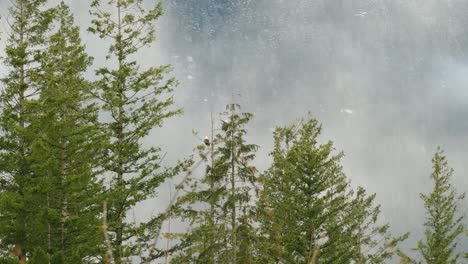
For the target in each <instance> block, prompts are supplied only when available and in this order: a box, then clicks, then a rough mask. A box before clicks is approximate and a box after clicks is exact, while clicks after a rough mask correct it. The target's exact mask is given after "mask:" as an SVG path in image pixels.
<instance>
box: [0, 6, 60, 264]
mask: <svg viewBox="0 0 468 264" xmlns="http://www.w3.org/2000/svg"><path fill="white" fill-rule="evenodd" d="M45 2H46V1H45V0H16V1H13V2H12V6H11V8H10V9H9V16H10V17H11V18H12V22H11V24H10V26H11V27H10V32H9V37H8V42H7V46H6V57H5V58H4V60H3V61H4V64H5V66H6V67H7V69H8V73H7V76H6V77H5V78H3V79H2V83H3V91H2V94H1V98H0V101H1V105H2V113H1V116H0V125H1V128H2V135H1V140H0V149H1V150H0V170H1V172H0V176H1V180H2V183H3V184H2V189H1V191H0V211H1V212H2V213H1V215H0V241H1V243H2V247H4V248H5V247H10V246H12V245H15V250H14V252H15V254H17V255H18V256H19V258H20V259H21V262H22V263H25V262H26V254H27V251H30V250H32V249H33V248H34V245H33V243H32V242H31V241H32V238H35V237H36V236H37V234H36V233H35V227H34V214H35V211H36V208H34V207H33V206H32V205H31V203H30V202H31V201H32V200H31V199H32V197H31V196H30V195H29V194H28V192H29V191H30V188H32V186H31V181H30V179H31V177H32V172H31V164H30V161H29V158H30V152H31V144H32V140H33V139H34V137H35V135H34V134H33V133H31V130H30V128H29V124H30V122H31V120H33V119H34V117H35V113H34V112H33V111H32V110H31V107H30V105H31V103H32V102H34V101H35V100H36V98H37V95H38V93H39V92H40V86H39V85H38V76H39V75H40V74H41V69H40V67H38V66H39V61H40V60H41V57H42V55H43V46H44V40H45V35H46V32H47V31H48V29H49V24H50V21H51V12H50V10H46V9H45V8H44V4H45Z"/></svg>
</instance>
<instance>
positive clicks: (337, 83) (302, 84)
mask: <svg viewBox="0 0 468 264" xmlns="http://www.w3.org/2000/svg"><path fill="white" fill-rule="evenodd" d="M8 2H9V1H7V0H0V14H1V15H2V17H4V16H5V15H6V10H5V9H4V6H5V4H7V3H8ZM68 3H70V4H71V6H72V8H73V10H74V11H75V13H76V14H77V15H78V17H77V20H78V21H79V23H80V25H81V26H82V27H83V32H84V34H83V38H84V39H85V41H86V45H87V46H88V48H89V51H90V53H91V54H92V55H93V56H95V58H96V65H99V64H100V63H102V61H103V56H102V45H103V43H102V42H99V41H97V40H96V39H95V38H94V37H92V36H90V35H89V34H87V33H86V32H85V31H84V29H85V28H86V27H87V26H88V25H89V16H88V13H87V8H88V1H82V0H79V1H78V0H73V1H71V0H69V1H68ZM164 6H165V16H164V17H163V18H162V19H161V21H160V23H158V32H159V35H158V42H157V44H156V45H154V46H153V47H151V48H150V49H148V50H147V51H145V54H142V55H141V61H142V63H143V64H145V65H154V64H156V65H159V64H167V63H170V64H172V65H173V66H174V68H175V70H174V75H175V76H176V77H177V78H178V79H179V80H180V86H179V87H178V89H177V91H176V101H177V105H179V106H181V107H183V108H184V110H185V114H184V115H183V116H182V117H179V118H175V119H173V120H171V121H170V122H168V123H167V126H166V127H165V128H164V129H162V130H157V131H155V132H154V133H153V134H152V137H151V138H150V139H149V140H148V143H149V144H159V145H162V146H163V147H164V148H165V149H166V150H167V151H168V160H169V161H174V160H176V159H177V158H180V157H183V156H187V155H189V154H190V153H191V150H192V149H193V147H194V146H195V145H196V144H198V143H199V142H198V141H197V139H196V138H195V137H193V136H192V135H191V130H192V129H195V130H197V131H199V132H200V134H201V135H204V134H208V132H209V118H210V113H211V112H214V113H217V112H220V111H222V110H223V107H224V105H225V104H226V103H229V102H231V101H233V100H234V101H235V102H238V103H240V104H241V105H242V106H243V108H244V110H246V111H251V112H253V113H254V114H255V120H254V121H253V122H252V124H251V126H250V128H249V133H250V139H251V140H252V141H253V142H254V143H256V144H259V145H261V150H260V151H259V153H258V161H257V163H258V166H259V167H260V168H265V166H267V164H268V162H269V157H268V152H269V151H270V150H271V145H272V138H271V129H272V128H273V127H274V126H276V125H280V124H288V123H290V122H291V121H293V120H294V119H296V118H300V117H303V116H305V115H306V114H307V112H308V111H310V112H311V113H312V115H313V116H315V117H317V118H318V119H319V121H320V122H321V123H322V124H323V128H324V129H323V131H324V133H323V135H322V139H323V140H324V141H325V140H333V141H334V142H335V145H336V148H337V150H343V151H344V152H345V154H346V157H345V158H344V160H343V166H344V169H345V171H346V173H347V175H348V176H349V177H350V179H351V180H352V182H353V184H355V185H362V186H364V187H366V188H367V190H368V191H369V192H376V193H377V200H378V202H380V203H381V204H382V212H383V217H384V219H385V220H386V221H388V222H389V223H390V224H391V226H392V230H393V231H394V232H395V233H397V234H400V233H403V232H406V231H412V233H413V235H412V238H411V239H410V240H409V242H408V243H407V244H411V243H414V242H415V240H416V239H417V238H418V236H419V235H420V234H421V232H422V228H421V223H422V221H423V220H424V219H423V213H424V210H423V206H422V202H421V201H420V199H419V195H418V194H419V193H420V192H427V191H428V190H429V189H430V187H431V185H430V184H431V182H430V180H429V175H430V172H431V163H430V159H431V156H432V155H433V153H434V150H435V148H436V146H437V145H440V146H442V147H443V148H444V149H445V150H446V154H447V156H448V159H449V163H450V165H451V166H452V167H453V168H454V169H455V176H454V179H453V180H454V182H455V185H456V186H457V187H458V188H459V190H460V191H468V178H467V176H466V173H468V170H467V169H466V166H465V164H467V163H468V56H467V51H468V15H467V14H468V1H466V0H237V1H233V0H165V1H164ZM0 30H1V31H4V30H5V25H4V21H2V23H1V27H0ZM2 39H3V38H2ZM0 71H3V69H2V70H0ZM147 206H151V204H148V205H147ZM463 206H465V208H468V202H467V203H465V204H464V205H463ZM413 245H414V244H413ZM413 245H411V246H413ZM467 246H468V245H467Z"/></svg>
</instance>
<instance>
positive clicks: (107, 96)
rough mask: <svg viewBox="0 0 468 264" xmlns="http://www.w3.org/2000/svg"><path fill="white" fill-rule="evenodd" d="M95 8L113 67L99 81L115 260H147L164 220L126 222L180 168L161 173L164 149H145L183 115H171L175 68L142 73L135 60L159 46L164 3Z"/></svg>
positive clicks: (115, 2) (121, 1)
mask: <svg viewBox="0 0 468 264" xmlns="http://www.w3.org/2000/svg"><path fill="white" fill-rule="evenodd" d="M92 8H93V9H92V11H91V14H92V15H93V16H94V19H93V20H92V27H90V28H89V31H90V32H92V33H94V34H96V35H98V36H99V37H101V38H102V39H104V40H107V41H110V42H111V44H110V48H109V52H108V59H109V61H108V62H109V66H108V67H105V68H101V69H99V70H97V72H96V73H97V75H98V77H99V78H100V80H99V81H97V82H96V86H97V88H98V90H97V92H96V97H97V98H98V99H99V100H100V101H101V103H102V104H101V110H102V111H103V112H105V113H106V114H107V116H108V118H107V119H106V120H105V121H103V123H102V126H103V130H104V131H105V132H106V134H107V136H108V142H109V143H108V145H107V146H106V147H105V151H106V153H105V154H106V157H107V159H106V160H105V162H104V166H105V169H106V171H107V175H110V177H111V179H110V184H109V185H108V186H106V190H105V199H106V200H107V201H108V205H109V206H108V207H109V210H108V213H107V219H108V224H109V233H110V237H111V240H112V245H113V247H114V258H115V261H116V263H117V264H119V263H122V262H123V261H124V259H125V258H129V257H132V256H136V255H139V254H143V253H142V250H143V249H142V248H141V246H145V247H146V246H148V247H150V246H152V245H150V243H151V239H150V238H151V234H149V233H148V228H150V227H151V226H154V225H157V224H158V221H159V220H160V218H159V217H155V218H154V219H151V220H150V221H148V222H142V223H139V224H132V223H130V222H129V221H127V220H126V217H127V216H128V212H129V211H130V210H131V209H132V208H134V206H135V205H136V204H138V203H139V202H142V201H145V200H147V199H148V198H150V197H151V196H153V195H155V192H156V189H157V187H158V186H159V185H160V183H161V182H163V181H164V180H165V179H166V178H167V177H171V176H172V175H174V174H175V173H176V171H177V170H178V168H179V167H176V168H172V169H162V168H161V165H160V161H161V155H160V149H158V148H156V147H149V148H145V147H143V146H142V140H143V139H144V138H145V137H146V136H147V135H148V134H149V133H150V132H151V131H152V130H153V129H154V128H156V127H159V126H161V125H162V124H163V121H164V120H165V119H167V118H169V117H172V116H174V115H177V114H179V113H180V111H179V110H173V109H172V105H173V103H174V101H173V98H172V97H171V92H172V90H173V88H174V87H175V85H176V81H175V80H174V79H167V78H165V75H166V74H167V73H168V72H169V71H170V67H169V66H161V67H151V68H148V69H145V70H141V69H140V66H139V63H138V61H136V60H135V56H136V55H137V54H139V53H140V52H142V48H145V47H147V46H149V45H150V44H151V43H152V42H153V41H154V37H155V30H154V22H155V21H156V20H157V19H158V18H159V17H160V16H161V14H162V6H161V3H159V4H155V5H154V6H152V7H151V8H150V9H145V8H144V6H143V0H111V1H101V0H94V1H92ZM114 62H115V63H114ZM135 241H137V242H138V243H135Z"/></svg>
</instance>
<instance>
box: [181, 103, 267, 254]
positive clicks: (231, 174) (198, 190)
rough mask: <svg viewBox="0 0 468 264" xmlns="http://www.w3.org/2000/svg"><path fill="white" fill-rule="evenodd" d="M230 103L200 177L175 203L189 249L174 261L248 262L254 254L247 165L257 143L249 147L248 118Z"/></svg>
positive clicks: (251, 176)
mask: <svg viewBox="0 0 468 264" xmlns="http://www.w3.org/2000/svg"><path fill="white" fill-rule="evenodd" d="M239 109H240V107H239V106H238V105H236V104H230V105H228V106H227V107H226V112H224V113H222V115H221V118H222V121H221V122H222V124H221V129H220V130H218V132H219V133H217V134H215V135H214V136H213V137H212V140H211V141H212V144H211V145H210V147H209V148H208V149H210V148H211V151H210V152H209V153H210V155H207V151H206V149H205V147H204V146H202V147H200V151H201V156H202V158H203V159H207V160H209V165H208V166H207V167H206V173H205V174H204V176H203V177H202V178H201V179H199V180H195V181H194V182H193V183H192V184H191V185H190V191H189V193H188V194H187V195H185V196H184V197H182V198H181V199H179V201H178V203H179V206H180V209H179V210H180V211H179V213H180V215H181V216H182V217H183V218H184V219H186V220H188V221H189V222H190V226H191V228H190V230H189V232H188V233H187V234H184V235H182V244H185V245H187V246H186V248H184V249H183V252H180V254H178V256H176V257H175V258H174V259H173V263H251V262H252V261H253V255H254V251H255V250H254V245H255V228H254V226H253V224H254V221H253V220H254V218H253V216H254V214H253V212H254V207H253V206H254V205H255V203H254V201H255V195H256V192H255V189H256V180H257V178H256V169H255V167H253V166H252V165H251V162H252V161H253V159H254V158H255V152H256V150H257V148H258V146H257V145H254V144H248V143H247V142H246V139H245V136H246V134H247V130H246V128H245V126H246V125H247V124H248V122H249V121H250V119H251V118H252V114H250V113H240V112H239Z"/></svg>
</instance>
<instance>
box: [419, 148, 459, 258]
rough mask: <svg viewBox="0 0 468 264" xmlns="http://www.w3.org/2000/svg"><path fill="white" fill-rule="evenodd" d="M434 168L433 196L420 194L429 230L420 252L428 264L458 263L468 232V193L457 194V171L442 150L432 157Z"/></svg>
mask: <svg viewBox="0 0 468 264" xmlns="http://www.w3.org/2000/svg"><path fill="white" fill-rule="evenodd" d="M432 167H433V172H432V174H431V180H432V181H433V183H434V188H433V190H432V191H431V192H430V193H428V194H421V195H420V196H421V199H422V200H423V202H424V208H425V209H426V222H425V223H424V226H425V227H426V230H425V232H424V239H422V240H420V241H419V243H418V247H417V250H418V252H419V253H420V254H421V256H422V257H423V260H424V263H430V264H442V263H444V264H446V263H450V264H455V263H458V260H459V258H460V257H461V253H458V252H457V251H456V250H457V245H458V242H457V239H458V238H459V237H460V236H461V235H463V232H464V231H465V230H466V226H465V225H464V224H463V215H462V214H461V212H460V204H461V202H462V201H463V200H464V198H465V194H464V193H463V194H459V193H457V191H456V189H455V187H454V186H453V185H452V183H451V180H452V175H453V169H452V168H450V167H449V166H448V161H447V158H446V157H445V155H444V152H443V150H442V149H441V148H440V147H439V148H437V151H436V153H435V154H434V157H433V158H432Z"/></svg>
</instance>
